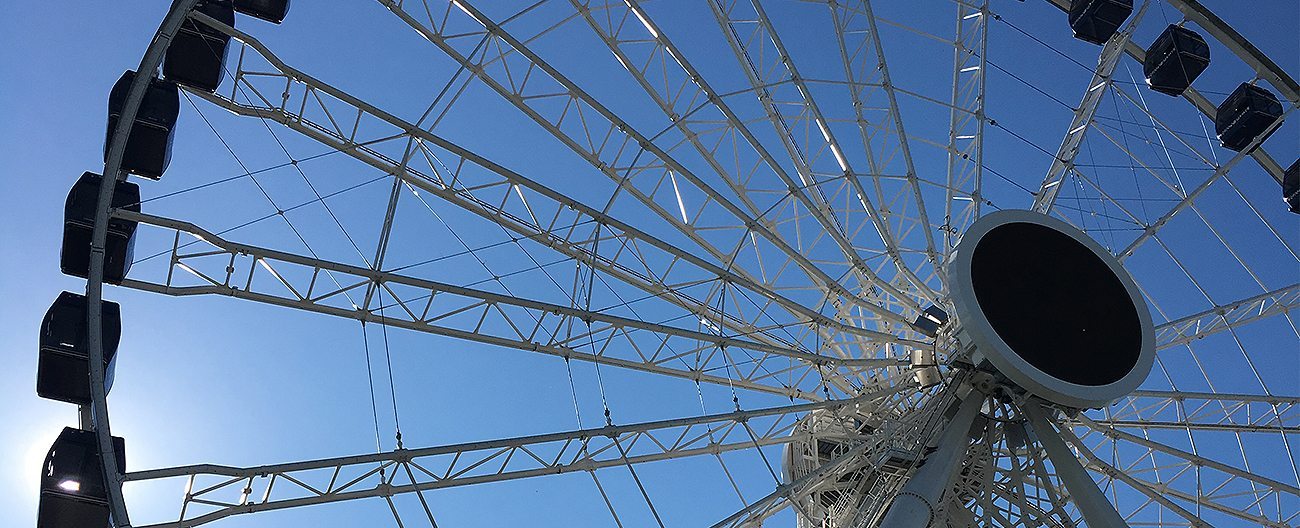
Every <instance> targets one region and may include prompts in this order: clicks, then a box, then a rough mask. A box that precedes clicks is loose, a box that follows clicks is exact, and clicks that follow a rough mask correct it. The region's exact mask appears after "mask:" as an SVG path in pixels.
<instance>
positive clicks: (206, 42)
mask: <svg viewBox="0 0 1300 528" xmlns="http://www.w3.org/2000/svg"><path fill="white" fill-rule="evenodd" d="M190 25H191V26H194V25H195V24H194V22H190ZM196 29H197V28H196ZM202 40H203V44H204V46H206V47H207V48H208V51H209V52H210V53H211V54H212V57H213V58H214V59H216V60H218V61H219V63H220V64H221V69H222V71H223V72H224V73H225V74H226V75H227V76H228V77H230V78H231V79H236V81H235V82H234V87H235V89H236V90H238V91H239V92H240V93H242V94H243V96H244V98H245V99H247V100H249V101H252V100H253V98H252V97H250V96H249V95H248V92H247V91H246V90H244V89H243V88H242V87H241V86H240V85H239V82H238V80H237V79H238V77H237V76H236V75H235V73H234V72H232V71H230V68H229V67H228V66H227V65H226V64H225V57H224V55H225V52H226V50H225V49H224V47H223V49H222V50H221V51H220V52H218V51H217V49H216V48H215V47H213V44H212V41H211V40H209V39H202ZM241 58H242V57H241ZM186 88H187V89H186V90H185V91H184V93H185V99H186V100H187V101H189V103H190V106H193V107H194V109H195V111H199V108H198V106H197V105H195V104H194V100H193V99H191V98H190V95H189V90H188V87H186ZM199 115H200V116H201V117H203V122H204V123H207V125H208V127H209V128H211V129H212V132H213V133H214V134H217V138H218V139H220V140H221V144H222V146H224V147H226V150H228V151H230V155H231V156H233V157H234V158H235V161H236V162H237V163H239V166H240V168H242V169H244V172H245V173H246V174H247V173H249V170H248V167H247V166H246V165H244V162H243V161H242V160H240V159H239V157H238V156H236V155H235V151H234V149H231V148H230V145H229V144H228V143H227V142H226V140H225V138H222V137H221V134H220V133H217V129H216V127H214V126H212V122H211V121H209V120H208V118H207V116H204V115H203V113H202V112H201V111H199ZM258 121H259V122H260V123H261V124H262V126H263V127H264V128H266V131H267V133H269V134H271V139H274V140H275V143H276V145H279V147H280V150H281V151H283V152H284V155H285V157H286V158H289V162H288V163H289V165H290V166H292V167H293V168H294V170H296V171H298V175H299V176H301V177H302V181H303V183H306V184H307V188H309V189H311V192H312V194H314V195H315V196H316V200H317V201H319V202H320V204H321V207H323V208H324V209H325V212H326V213H328V214H329V216H330V218H331V219H333V220H334V224H335V225H337V226H338V228H339V231H341V232H343V236H344V238H346V239H347V240H348V243H349V244H351V245H352V248H353V249H355V250H356V252H357V255H358V256H360V257H361V261H362V262H363V263H365V264H366V265H370V262H369V261H368V260H366V256H365V254H364V253H362V252H361V247H360V246H358V245H357V242H356V240H353V238H352V235H351V234H349V233H348V230H347V229H346V228H344V227H343V223H342V222H341V221H339V218H338V216H336V215H335V214H334V211H333V210H332V209H330V206H329V203H328V202H326V201H325V199H324V198H323V197H322V196H321V194H320V192H319V191H317V190H316V186H315V185H313V184H312V183H311V180H310V179H308V178H307V173H305V172H303V170H302V167H299V166H298V161H299V160H298V159H296V158H294V157H293V155H292V154H290V153H289V149H288V148H287V147H285V145H284V142H283V141H280V136H278V135H276V133H275V130H273V129H271V125H270V124H268V123H267V122H266V121H267V120H266V119H265V118H263V119H259V120H258ZM250 178H251V179H252V180H253V183H255V184H256V185H257V188H258V190H260V191H261V192H262V194H264V195H266V198H267V200H271V195H270V194H268V193H267V192H266V189H264V188H263V187H262V184H261V183H259V182H258V181H257V178H255V177H252V176H251V175H250ZM271 204H272V205H273V206H275V207H276V209H277V210H279V206H276V205H275V202H274V201H273V200H272V201H271ZM285 220H286V222H287V221H288V218H287V217H286V218H285ZM289 227H290V229H294V228H293V226H292V225H290V226H289ZM294 233H295V234H297V229H294ZM298 238H302V235H300V234H299V235H298ZM306 243H307V241H306V240H303V244H304V245H306ZM309 250H310V248H309Z"/></svg>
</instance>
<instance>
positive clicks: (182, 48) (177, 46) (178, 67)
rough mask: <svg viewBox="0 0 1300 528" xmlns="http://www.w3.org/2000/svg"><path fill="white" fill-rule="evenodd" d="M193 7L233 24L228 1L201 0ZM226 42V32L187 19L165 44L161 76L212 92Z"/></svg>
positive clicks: (221, 71) (217, 83) (220, 71)
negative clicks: (169, 42)
mask: <svg viewBox="0 0 1300 528" xmlns="http://www.w3.org/2000/svg"><path fill="white" fill-rule="evenodd" d="M194 10H195V11H196V12H199V13H203V14H205V15H208V16H210V17H212V18H215V19H217V21H219V22H221V23H223V24H225V25H227V26H230V27H234V26H235V8H234V7H233V6H232V5H231V3H230V0H204V1H202V2H200V3H199V4H198V6H196V7H195V8H194ZM229 44H230V35H227V34H225V33H222V32H220V31H217V30H216V29H213V28H212V27H211V26H209V25H207V24H204V23H202V22H198V21H196V20H194V19H193V18H187V19H185V22H184V23H183V24H182V25H181V29H180V31H179V32H177V33H176V36H175V37H174V38H172V42H171V44H170V45H168V46H167V56H166V58H165V60H164V62H163V77H165V78H166V79H167V80H169V81H172V82H176V83H180V84H184V85H186V86H193V87H195V88H198V89H200V90H204V91H208V92H215V91H216V90H217V86H220V85H221V77H222V75H223V74H224V73H225V71H226V48H227V47H229Z"/></svg>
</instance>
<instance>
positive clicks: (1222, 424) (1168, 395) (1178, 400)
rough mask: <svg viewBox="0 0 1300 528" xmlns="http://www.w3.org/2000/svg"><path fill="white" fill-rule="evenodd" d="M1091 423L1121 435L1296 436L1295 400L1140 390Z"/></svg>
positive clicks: (1299, 418) (1299, 401)
mask: <svg viewBox="0 0 1300 528" xmlns="http://www.w3.org/2000/svg"><path fill="white" fill-rule="evenodd" d="M1094 416H1096V413H1094ZM1093 421H1094V422H1096V423H1097V424H1100V425H1103V426H1108V427H1118V428H1126V429H1191V430H1204V431H1233V432H1249V433H1274V434H1276V433H1284V434H1300V397H1295V396H1262V395H1261V396H1255V395H1247V394H1222V393H1211V392H1186V391H1142V390H1140V391H1135V392H1134V393H1133V394H1131V395H1129V396H1128V397H1126V398H1124V399H1123V400H1121V401H1119V402H1117V403H1116V404H1115V405H1112V406H1111V407H1108V408H1107V409H1106V410H1105V417H1104V418H1102V417H1094V418H1093Z"/></svg>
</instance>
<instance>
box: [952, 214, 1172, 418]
mask: <svg viewBox="0 0 1300 528" xmlns="http://www.w3.org/2000/svg"><path fill="white" fill-rule="evenodd" d="M948 272H949V276H950V277H951V279H952V302H953V306H954V308H955V310H956V320H957V325H956V328H957V330H956V331H955V335H956V337H957V342H958V343H959V346H960V347H961V349H962V350H963V351H965V352H967V353H969V354H970V358H971V362H972V363H974V364H976V365H984V364H987V365H988V366H991V367H992V368H993V369H994V370H996V371H997V372H998V373H999V374H1000V375H1001V376H1002V377H1004V378H1005V380H1006V383H1008V384H1009V385H1012V386H1014V387H1017V388H1019V389H1023V390H1024V391H1027V392H1028V393H1030V394H1033V395H1035V396H1038V397H1040V398H1043V399H1045V400H1048V401H1051V402H1053V403H1057V404H1060V405H1064V406H1067V407H1074V408H1088V407H1103V406H1105V405H1107V404H1109V403H1110V402H1112V401H1114V400H1116V399H1119V398H1120V397H1123V396H1124V395H1126V394H1128V393H1130V392H1132V391H1133V390H1134V389H1136V388H1137V386H1138V385H1139V384H1141V383H1142V381H1143V380H1145V379H1146V376H1147V374H1148V373H1149V372H1150V370H1151V366H1152V363H1153V361H1154V355H1155V332H1154V327H1153V325H1152V321H1151V315H1150V313H1149V312H1148V311H1147V306H1146V302H1145V301H1144V300H1143V298H1142V294H1141V292H1140V291H1139V290H1138V288H1137V285H1136V284H1135V283H1134V282H1133V279H1132V277H1130V276H1129V274H1128V272H1127V271H1126V270H1125V269H1124V268H1123V266H1122V265H1121V264H1120V262H1119V261H1118V260H1117V259H1115V258H1114V257H1113V256H1112V255H1111V254H1110V252H1109V251H1107V250H1106V249H1105V248H1103V247H1102V246H1101V245H1100V244H1098V243H1097V242H1095V241H1093V239H1092V238H1091V237H1089V236H1088V235H1087V234H1085V233H1083V232H1081V231H1079V230H1078V229H1076V228H1074V227H1073V226H1071V225H1069V224H1067V223H1065V222H1064V221H1061V220H1058V219H1056V218H1052V217H1050V216H1047V215H1043V214H1040V213H1036V212H1032V211H999V212H996V213H993V214H990V215H987V216H984V217H983V218H981V219H980V220H979V221H977V222H975V224H973V225H972V226H971V227H970V229H969V230H967V231H966V233H965V234H964V235H963V236H962V239H961V241H960V242H959V243H958V245H957V247H956V249H955V250H954V252H953V256H952V259H951V260H950V261H949V263H948Z"/></svg>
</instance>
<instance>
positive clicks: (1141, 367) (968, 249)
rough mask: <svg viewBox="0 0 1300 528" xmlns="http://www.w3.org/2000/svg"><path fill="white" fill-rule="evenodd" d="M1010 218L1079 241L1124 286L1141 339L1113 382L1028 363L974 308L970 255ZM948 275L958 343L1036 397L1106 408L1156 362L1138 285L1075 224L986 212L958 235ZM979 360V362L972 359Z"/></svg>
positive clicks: (1024, 214) (1151, 330) (1149, 322)
mask: <svg viewBox="0 0 1300 528" xmlns="http://www.w3.org/2000/svg"><path fill="white" fill-rule="evenodd" d="M1011 223H1029V224H1037V225H1041V226H1045V227H1048V228H1051V229H1055V230H1056V231H1059V232H1061V233H1063V234H1065V235H1067V236H1069V237H1070V238H1073V239H1074V240H1076V241H1078V242H1079V243H1081V244H1083V245H1084V247H1087V248H1088V250H1090V251H1092V252H1093V254H1095V255H1097V256H1098V257H1099V258H1101V261H1102V262H1104V263H1106V266H1107V267H1108V268H1110V270H1111V272H1112V273H1114V274H1115V276H1116V277H1118V278H1119V280H1120V283H1121V284H1123V285H1124V291H1125V292H1127V293H1128V296H1129V299H1130V300H1132V301H1133V306H1134V307H1135V308H1136V309H1137V314H1138V324H1139V325H1141V327H1142V338H1141V339H1142V344H1141V347H1140V349H1139V352H1138V360H1137V364H1136V365H1134V366H1133V369H1132V370H1130V371H1129V372H1128V374H1126V375H1124V377H1123V378H1120V379H1119V380H1118V381H1115V382H1113V383H1108V384H1106V385H1097V386H1090V385H1079V384H1075V383H1070V382H1067V381H1064V380H1061V379H1059V378H1056V377H1055V376H1051V375H1049V374H1047V373H1046V372H1043V371H1041V370H1039V369H1038V368H1037V367H1035V366H1033V365H1031V364H1030V363H1029V362H1028V361H1026V360H1025V359H1024V358H1022V357H1020V355H1019V354H1016V353H1015V352H1014V351H1012V350H1011V347H1010V346H1009V345H1007V343H1006V342H1005V341H1003V340H1002V338H1001V337H999V336H998V334H997V332H996V331H994V330H993V326H992V325H990V324H989V322H988V319H987V318H985V317H984V315H983V314H982V313H981V311H980V308H979V301H978V299H977V298H976V297H975V288H974V286H973V285H972V284H971V280H970V266H971V258H972V256H973V254H974V249H975V247H976V246H977V245H978V243H979V241H980V240H981V239H983V238H984V235H986V234H988V232H989V231H991V230H993V228H995V227H998V226H1002V225H1005V224H1011ZM948 276H949V277H951V279H952V285H951V287H952V290H951V298H952V303H953V308H954V309H955V310H956V312H957V322H958V324H959V325H960V328H961V331H960V333H962V334H965V338H966V339H963V344H965V345H967V346H970V344H973V345H974V346H975V354H977V355H980V356H982V357H984V358H986V359H988V360H989V362H990V363H992V364H993V366H994V367H995V368H997V370H998V371H999V372H1001V373H1002V375H1004V376H1006V377H1007V378H1009V379H1010V380H1011V381H1012V382H1013V383H1015V384H1017V385H1019V386H1020V387H1022V388H1024V389H1025V390H1028V391H1029V392H1031V393H1033V394H1034V395H1036V396H1039V397H1041V398H1044V399H1047V400H1049V401H1052V402H1055V403H1059V404H1062V405H1068V406H1070V407H1076V408H1086V407H1096V408H1099V407H1105V406H1106V405H1108V404H1110V403H1111V402H1113V401H1115V400H1117V399H1119V398H1121V397H1123V396H1125V395H1126V394H1128V393H1130V392H1132V391H1133V390H1134V389H1136V388H1137V387H1138V385H1141V384H1142V382H1143V381H1145V380H1146V378H1147V375H1148V374H1149V373H1150V372H1151V366H1152V364H1153V363H1154V362H1155V325H1154V324H1153V323H1152V320H1151V312H1150V310H1149V309H1148V308H1147V304H1146V300H1145V299H1143V298H1142V292H1141V291H1140V290H1138V287H1137V284H1136V283H1135V282H1133V278H1132V277H1130V276H1129V274H1128V271H1126V270H1125V269H1124V268H1123V266H1121V265H1120V264H1119V261H1117V260H1116V259H1115V257H1113V256H1111V254H1110V252H1108V251H1106V249H1105V248H1103V247H1102V246H1101V244H1098V243H1097V242H1096V241H1094V240H1093V239H1092V237H1089V236H1088V235H1086V234H1084V233H1082V232H1080V231H1079V230H1077V229H1075V228H1074V227H1073V226H1071V225H1070V224H1067V223H1065V222H1064V221H1062V220H1058V219H1056V218H1052V217H1050V216H1046V215H1042V214H1039V213H1035V212H1033V211H1023V210H1005V211H998V212H995V213H992V214H989V215H985V216H983V217H981V218H980V219H979V220H977V221H976V222H975V223H974V224H972V225H971V226H970V228H969V229H967V230H966V232H965V233H964V234H962V238H961V241H960V242H958V244H957V247H956V248H955V249H954V250H953V254H952V258H951V260H950V261H949V263H948ZM977 362H978V361H977Z"/></svg>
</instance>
